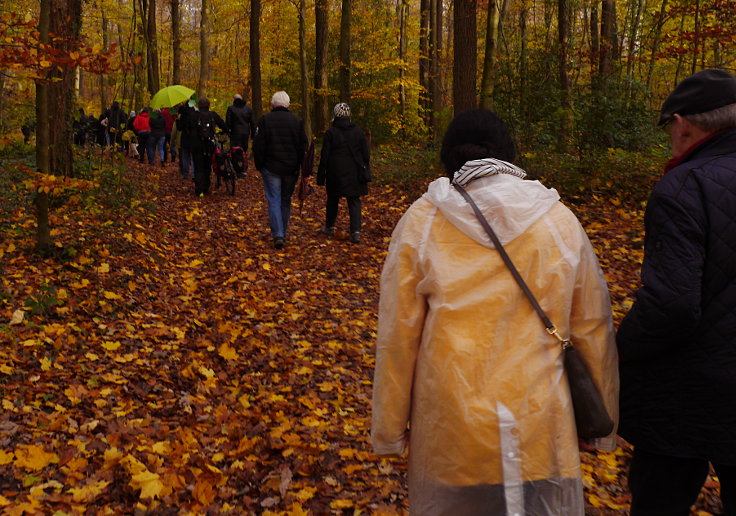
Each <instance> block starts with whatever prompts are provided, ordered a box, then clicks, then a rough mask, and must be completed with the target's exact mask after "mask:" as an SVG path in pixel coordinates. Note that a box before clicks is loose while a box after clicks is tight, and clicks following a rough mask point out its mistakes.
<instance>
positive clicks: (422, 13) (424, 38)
mask: <svg viewBox="0 0 736 516" xmlns="http://www.w3.org/2000/svg"><path fill="white" fill-rule="evenodd" d="M429 2H430V0H421V2H420V4H419V87H420V91H419V112H420V115H421V117H422V119H423V120H424V122H425V123H428V116H427V115H428V113H427V106H428V104H429V103H428V97H429V18H430V9H429Z"/></svg>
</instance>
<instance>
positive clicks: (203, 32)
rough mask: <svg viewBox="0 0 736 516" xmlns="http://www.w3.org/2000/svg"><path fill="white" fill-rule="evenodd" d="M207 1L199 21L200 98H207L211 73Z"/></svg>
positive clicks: (204, 2) (204, 0)
mask: <svg viewBox="0 0 736 516" xmlns="http://www.w3.org/2000/svg"><path fill="white" fill-rule="evenodd" d="M207 10H208V3H207V0H202V10H201V12H200V19H199V81H198V82H197V94H198V95H199V98H202V97H204V96H206V93H207V80H208V79H209V71H210V47H209V42H208V41H207V25H208V23H209V14H208V12H207Z"/></svg>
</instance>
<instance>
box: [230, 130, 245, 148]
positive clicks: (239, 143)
mask: <svg viewBox="0 0 736 516" xmlns="http://www.w3.org/2000/svg"><path fill="white" fill-rule="evenodd" d="M232 147H241V148H242V149H243V151H244V152H248V135H247V134H235V133H233V134H231V135H230V148H232Z"/></svg>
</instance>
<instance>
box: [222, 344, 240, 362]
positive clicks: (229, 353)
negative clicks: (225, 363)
mask: <svg viewBox="0 0 736 516" xmlns="http://www.w3.org/2000/svg"><path fill="white" fill-rule="evenodd" d="M217 353H218V354H219V355H220V356H221V357H222V358H224V359H225V360H236V359H237V358H238V352H237V351H236V350H235V348H231V347H230V346H228V345H227V343H224V344H222V345H221V346H220V349H218V350H217Z"/></svg>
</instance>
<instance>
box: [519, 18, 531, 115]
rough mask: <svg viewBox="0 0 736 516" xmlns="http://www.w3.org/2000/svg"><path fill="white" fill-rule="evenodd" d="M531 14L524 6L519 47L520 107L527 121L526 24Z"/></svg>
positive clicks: (520, 22) (520, 21) (520, 23)
mask: <svg viewBox="0 0 736 516" xmlns="http://www.w3.org/2000/svg"><path fill="white" fill-rule="evenodd" d="M528 15H529V9H528V8H526V7H524V6H522V8H521V12H520V13H519V31H520V34H519V39H520V40H521V41H520V47H521V48H520V49H519V109H520V110H521V117H522V120H524V121H527V120H528V117H527V114H528V113H529V109H528V106H527V103H526V99H527V82H526V81H527V76H528V73H529V72H528V70H527V68H528V66H527V39H526V38H527V30H526V24H527V16H528Z"/></svg>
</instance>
